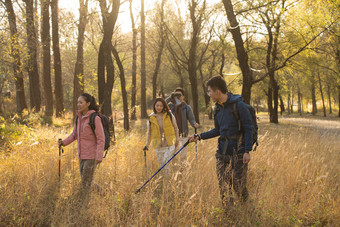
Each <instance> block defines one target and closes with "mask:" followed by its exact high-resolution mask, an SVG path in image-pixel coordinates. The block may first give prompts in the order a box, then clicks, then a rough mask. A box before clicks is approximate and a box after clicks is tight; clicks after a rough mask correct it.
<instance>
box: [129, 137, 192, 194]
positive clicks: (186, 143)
mask: <svg viewBox="0 0 340 227" xmlns="http://www.w3.org/2000/svg"><path fill="white" fill-rule="evenodd" d="M188 144H189V140H188V141H187V142H185V144H184V145H183V146H182V147H181V148H180V149H179V150H178V151H177V152H176V153H175V154H174V155H173V156H172V157H171V158H170V159H169V160H168V161H167V162H166V163H164V165H162V167H161V168H159V169H158V170H157V171H156V172H155V173H154V174H153V175H152V176H151V177H150V178H149V180H147V181H146V182H145V183H144V184H143V186H142V187H140V188H138V190H137V191H136V192H135V194H137V193H138V192H139V191H140V190H141V189H142V188H143V187H144V186H145V185H146V184H147V183H149V181H150V180H151V179H152V178H153V177H154V176H156V175H157V173H158V172H159V171H161V170H162V169H163V168H164V167H165V166H166V164H168V163H169V162H170V161H171V160H172V159H173V158H174V157H175V156H176V155H177V154H178V153H179V152H181V150H183V148H184V147H186V146H187V145H188Z"/></svg>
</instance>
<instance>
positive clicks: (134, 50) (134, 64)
mask: <svg viewBox="0 0 340 227" xmlns="http://www.w3.org/2000/svg"><path fill="white" fill-rule="evenodd" d="M130 18H131V25H132V73H131V74H132V86H131V120H136V119H137V117H136V99H137V97H136V95H137V92H136V89H137V29H136V27H135V20H134V17H133V13H132V0H130Z"/></svg>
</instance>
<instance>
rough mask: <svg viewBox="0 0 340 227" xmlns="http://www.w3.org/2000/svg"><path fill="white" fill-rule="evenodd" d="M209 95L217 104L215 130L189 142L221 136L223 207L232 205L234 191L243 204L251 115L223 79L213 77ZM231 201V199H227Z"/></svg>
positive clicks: (218, 165) (219, 158)
mask: <svg viewBox="0 0 340 227" xmlns="http://www.w3.org/2000/svg"><path fill="white" fill-rule="evenodd" d="M207 87H208V94H209V96H210V98H211V99H212V100H213V101H214V102H216V103H215V110H214V115H215V128H213V129H211V130H210V131H207V132H203V133H201V134H200V135H192V136H190V137H189V141H190V142H195V141H197V140H201V139H203V140H205V139H210V138H213V137H216V136H220V137H219V139H218V149H217V152H216V170H217V178H218V181H219V186H220V193H221V197H222V204H223V206H224V207H227V206H228V205H233V204H234V200H233V196H232V190H231V189H232V188H234V191H235V192H236V194H237V195H238V196H239V197H241V199H242V200H243V201H245V200H247V198H248V189H247V187H246V183H247V169H248V163H249V161H250V154H249V152H250V151H251V150H252V145H253V143H252V141H253V138H252V137H253V133H252V130H253V129H252V121H251V115H250V112H249V110H248V108H247V106H246V104H245V103H244V102H243V101H242V97H241V96H240V95H233V94H232V93H230V92H228V91H227V86H226V82H225V81H224V79H223V78H222V77H221V76H215V77H213V78H211V79H210V80H209V81H208V83H207ZM234 103H236V105H237V110H238V114H239V116H240V122H241V128H242V129H241V131H240V130H239V124H238V120H237V119H236V117H235V115H234V113H233V110H234V108H233V104H234ZM228 198H229V199H228Z"/></svg>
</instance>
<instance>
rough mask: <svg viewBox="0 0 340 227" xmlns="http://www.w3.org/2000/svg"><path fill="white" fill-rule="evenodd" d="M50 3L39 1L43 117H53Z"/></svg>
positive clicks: (44, 0)
mask: <svg viewBox="0 0 340 227" xmlns="http://www.w3.org/2000/svg"><path fill="white" fill-rule="evenodd" d="M49 7H50V2H49V0H41V15H42V26H41V42H42V45H43V78H44V94H45V95H44V96H45V106H46V109H45V116H46V117H51V116H52V115H53V92H52V84H51V49H50V48H51V37H50V21H49V20H50V11H49Z"/></svg>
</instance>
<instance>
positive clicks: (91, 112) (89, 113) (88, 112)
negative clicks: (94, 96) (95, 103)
mask: <svg viewBox="0 0 340 227" xmlns="http://www.w3.org/2000/svg"><path fill="white" fill-rule="evenodd" d="M95 112H96V111H95V110H89V111H87V113H86V114H85V115H84V118H86V117H89V116H90V115H91V114H93V113H95ZM77 115H78V117H80V118H81V116H82V114H81V113H80V112H79V111H77Z"/></svg>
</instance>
